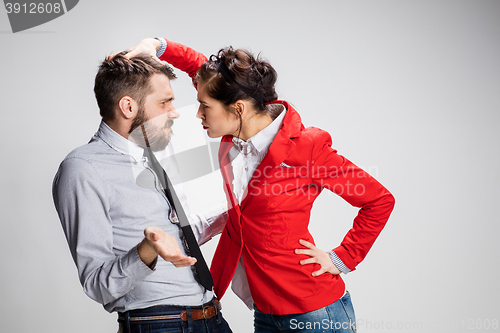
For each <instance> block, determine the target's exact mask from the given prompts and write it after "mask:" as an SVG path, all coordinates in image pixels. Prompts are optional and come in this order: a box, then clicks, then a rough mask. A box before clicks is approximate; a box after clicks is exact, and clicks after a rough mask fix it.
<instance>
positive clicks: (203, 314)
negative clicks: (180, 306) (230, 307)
mask: <svg viewBox="0 0 500 333" xmlns="http://www.w3.org/2000/svg"><path fill="white" fill-rule="evenodd" d="M213 303H214V304H213V305H206V306H203V307H202V308H201V309H191V317H190V318H188V312H187V311H186V310H183V311H181V312H180V313H178V314H167V315H158V314H151V315H147V314H145V315H140V314H138V315H137V316H135V315H134V313H133V310H132V311H129V321H130V322H137V323H141V322H147V321H158V320H175V319H181V320H182V321H188V320H201V319H210V318H212V317H214V316H215V315H217V313H218V312H219V311H220V310H221V309H222V306H221V305H220V302H219V300H218V299H217V298H216V299H215V300H214V301H213ZM118 322H125V315H124V314H123V313H120V314H119V315H118Z"/></svg>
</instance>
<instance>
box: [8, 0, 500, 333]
mask: <svg viewBox="0 0 500 333" xmlns="http://www.w3.org/2000/svg"><path fill="white" fill-rule="evenodd" d="M0 32H1V33H0V45H1V60H2V61H1V62H0V75H1V80H0V96H1V98H0V105H1V115H2V117H1V118H0V119H1V127H2V130H1V131H0V140H1V147H2V148H1V152H0V154H1V156H2V157H1V159H2V163H1V164H0V168H1V173H0V181H1V183H0V184H1V201H0V205H1V207H0V208H1V212H2V214H1V216H2V217H1V228H2V229H1V232H0V253H1V256H0V260H1V261H0V266H1V272H2V273H1V275H0V282H1V283H0V299H1V302H0V327H1V330H2V332H34V331H36V332H49V331H50V332H67V331H70V332H115V331H116V329H117V325H116V316H115V315H114V314H108V313H107V312H105V311H104V310H103V309H102V307H101V306H100V305H99V304H97V303H95V302H93V301H92V300H90V299H89V298H87V297H86V296H85V295H84V293H83V292H82V290H81V287H80V285H79V282H78V278H77V274H76V268H75V266H74V264H73V262H72V259H71V256H70V253H69V250H68V248H67V244H66V241H65V239H64V237H63V233H62V230H61V227H60V224H59V221H58V218H57V215H56V212H55V210H54V208H53V204H52V198H51V182H52V178H53V176H54V174H55V172H56V170H57V167H58V165H59V163H60V161H61V160H62V159H63V158H64V156H65V155H66V154H67V153H68V152H69V151H71V150H72V149H73V148H75V147H77V146H79V145H82V144H85V143H86V142H87V141H88V139H89V138H90V137H91V136H92V134H93V133H94V132H95V130H96V129H97V126H98V124H99V121H100V117H99V115H98V109H97V106H96V103H95V101H94V96H93V91H92V89H93V79H94V76H95V72H96V69H97V66H98V64H99V62H100V61H101V60H102V59H103V58H104V57H105V56H106V55H108V54H110V53H111V52H116V51H120V50H122V49H125V48H127V47H130V46H132V45H134V44H135V43H136V42H138V41H139V40H140V39H142V38H144V37H154V36H165V37H167V38H169V39H171V40H173V41H178V42H181V43H184V44H186V45H189V46H191V47H193V48H195V49H197V50H199V51H201V52H203V53H205V54H206V55H210V54H212V53H215V52H216V51H217V50H218V49H219V48H220V47H223V46H227V45H230V44H231V45H233V46H235V47H244V48H249V49H251V50H252V51H254V52H262V55H263V56H264V57H266V58H267V59H269V60H270V61H271V63H272V64H273V65H274V66H275V68H276V69H277V71H278V73H279V79H278V85H277V88H278V93H279V95H280V98H282V99H286V100H288V101H290V102H292V103H293V105H294V106H295V107H296V109H297V110H298V111H299V112H300V113H301V115H302V118H303V121H304V123H305V124H306V126H317V127H321V128H323V129H325V130H327V131H329V132H330V133H331V135H332V137H333V141H334V147H335V148H337V149H338V150H339V153H341V154H343V155H345V156H346V157H348V158H349V159H351V160H352V161H354V162H355V163H356V164H358V165H360V166H362V167H364V168H365V169H366V170H367V171H369V172H370V173H371V174H373V175H374V176H375V177H376V178H377V179H379V180H380V181H381V182H382V183H383V184H384V185H385V186H386V187H387V188H388V189H390V190H391V191H392V192H393V194H394V195H395V197H396V208H395V211H394V213H393V215H392V216H391V218H390V220H389V223H388V225H387V227H386V228H385V230H384V231H383V232H382V234H381V236H380V238H379V239H378V240H377V242H376V243H375V245H374V247H373V248H372V250H371V252H370V253H369V255H368V256H367V258H366V259H365V261H364V262H363V263H361V264H360V265H359V266H358V269H357V270H356V271H355V272H353V273H351V274H349V275H347V276H346V277H345V280H346V283H347V286H348V289H349V290H350V291H351V294H352V298H353V302H354V306H355V309H356V312H357V318H358V326H359V331H360V332H387V331H399V332H457V331H466V330H475V331H493V329H492V327H493V326H494V325H495V323H496V325H497V326H495V327H498V320H499V319H500V306H499V301H498V300H499V298H500V289H499V287H498V281H499V280H500V273H499V272H500V270H499V269H498V253H499V249H500V247H499V245H498V244H499V242H498V237H499V231H500V227H499V219H498V212H497V210H498V201H499V199H500V196H499V193H498V186H499V185H500V182H499V178H500V177H499V171H498V162H499V157H498V152H499V149H498V148H499V139H500V134H499V130H498V125H499V120H500V119H499V118H500V116H499V111H500V110H499V109H500V108H499V107H500V102H499V96H500V94H499V93H500V62H499V58H500V1H483V0H478V1H442V0H439V1H304V0H302V1H225V2H224V1H219V2H216V1H212V2H208V1H203V2H202V1H199V2H197V1H165V0H164V1H159V0H147V1H117V0H113V1H84V0H83V1H80V3H79V4H78V5H77V6H76V7H75V8H74V9H73V10H72V11H70V12H68V13H67V14H66V15H64V16H62V17H60V18H58V19H56V20H53V21H51V22H48V23H47V24H44V25H42V26H39V27H36V28H34V29H31V30H28V31H26V32H23V33H17V34H12V32H11V31H10V26H9V24H8V21H7V14H6V13H5V10H3V9H2V10H0ZM179 76H180V78H179V80H177V81H176V82H175V83H174V84H173V88H174V91H175V93H176V94H177V102H176V105H177V106H178V108H181V107H187V108H186V109H183V110H184V111H183V112H182V116H181V119H180V120H179V123H181V120H182V119H184V121H185V122H186V124H188V123H189V122H190V121H193V122H194V127H193V130H192V132H193V135H198V137H201V138H202V140H203V132H202V130H201V126H200V125H199V122H198V121H197V120H196V119H195V118H194V112H195V111H194V110H195V108H196V106H195V105H193V104H195V98H196V94H195V90H194V89H193V88H192V86H191V85H190V81H189V80H188V79H187V78H186V77H185V76H184V75H182V74H180V75H179ZM186 110H187V111H186ZM186 126H188V125H186ZM181 135H182V133H179V137H181ZM200 185H201V186H200ZM220 187H221V186H220V184H219V183H218V174H217V173H213V174H211V175H208V176H206V177H203V178H201V179H198V180H196V182H190V183H189V184H186V188H187V189H188V191H189V192H190V193H192V196H191V200H192V202H193V203H192V206H193V207H192V208H193V209H194V210H197V209H203V208H206V207H207V206H210V205H211V204H212V203H213V202H214V201H216V200H219V199H221V198H222V195H221V193H222V192H221V190H220ZM193 188H195V189H196V191H193ZM193 192H196V193H194V194H193ZM355 213H356V209H353V208H352V207H350V206H349V205H348V204H346V203H345V202H343V201H342V200H341V199H340V198H338V197H336V196H335V195H333V194H331V193H326V192H325V193H324V194H322V195H321V196H320V198H319V199H318V200H317V202H316V204H315V207H314V210H313V217H312V222H311V230H312V232H313V235H314V236H315V237H316V241H317V244H318V246H319V247H320V248H323V249H325V250H328V249H330V248H333V247H335V246H337V245H338V243H339V242H340V240H341V239H342V237H343V235H344V234H345V232H346V231H347V229H348V228H349V227H350V225H351V222H352V218H353V217H354V215H355ZM215 245H216V242H212V244H209V245H206V246H204V247H203V251H204V252H205V254H206V255H207V256H208V257H211V256H212V254H213V251H214V248H215ZM223 306H224V310H223V312H224V315H225V316H226V318H227V320H228V321H229V323H230V324H231V325H232V327H233V329H234V331H235V332H252V313H251V312H250V311H248V310H247V309H246V308H245V307H244V305H243V303H242V302H240V301H239V300H238V299H236V298H235V296H234V295H233V294H232V292H231V291H229V292H228V294H227V295H226V296H225V297H224V298H223ZM488 327H489V329H488Z"/></svg>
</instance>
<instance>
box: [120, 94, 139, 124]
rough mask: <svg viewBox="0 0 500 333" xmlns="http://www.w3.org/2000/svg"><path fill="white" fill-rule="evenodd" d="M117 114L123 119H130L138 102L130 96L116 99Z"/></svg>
mask: <svg viewBox="0 0 500 333" xmlns="http://www.w3.org/2000/svg"><path fill="white" fill-rule="evenodd" d="M118 108H119V115H121V116H122V117H124V118H125V119H132V118H134V117H135V116H136V115H137V111H138V110H139V104H138V103H137V102H136V101H135V100H134V99H133V98H132V97H130V96H123V97H122V98H121V99H120V101H118Z"/></svg>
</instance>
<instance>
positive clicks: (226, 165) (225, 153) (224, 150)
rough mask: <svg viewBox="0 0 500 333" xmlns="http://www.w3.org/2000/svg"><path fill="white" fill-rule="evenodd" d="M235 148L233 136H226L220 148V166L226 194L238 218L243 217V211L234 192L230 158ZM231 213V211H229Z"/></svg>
mask: <svg viewBox="0 0 500 333" xmlns="http://www.w3.org/2000/svg"><path fill="white" fill-rule="evenodd" d="M232 147H233V141H232V136H230V135H227V136H224V137H223V138H222V140H221V144H220V148H219V164H220V170H221V174H222V180H223V182H224V187H225V192H226V194H227V197H228V200H229V203H230V204H231V206H232V208H234V211H235V212H236V213H237V215H238V216H240V215H241V209H240V206H239V204H238V201H237V200H236V198H235V196H234V192H233V179H234V175H233V170H232V167H231V158H230V156H229V151H230V150H231V148H232ZM229 211H231V209H229Z"/></svg>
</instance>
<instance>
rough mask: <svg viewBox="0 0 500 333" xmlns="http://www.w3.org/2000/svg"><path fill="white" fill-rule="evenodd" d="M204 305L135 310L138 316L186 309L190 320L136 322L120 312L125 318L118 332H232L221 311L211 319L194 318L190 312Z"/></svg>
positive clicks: (163, 313)
mask: <svg viewBox="0 0 500 333" xmlns="http://www.w3.org/2000/svg"><path fill="white" fill-rule="evenodd" d="M201 308H202V307H178V306H156V307H151V308H147V309H144V310H134V311H133V312H134V314H135V315H136V316H139V317H140V316H142V315H146V314H147V316H151V315H177V314H179V313H180V312H181V311H183V310H186V311H187V313H188V318H189V319H188V320H187V321H183V320H182V319H167V320H151V321H144V322H134V321H130V320H128V319H127V314H126V313H125V314H120V316H122V317H125V320H123V321H120V328H119V330H118V333H167V332H168V333H191V332H193V333H198V332H199V333H201V332H203V333H232V331H231V329H230V328H229V325H228V324H227V322H226V320H225V319H224V318H223V317H222V313H221V312H220V311H218V312H217V314H216V315H215V316H214V317H212V318H210V319H200V320H192V319H190V312H191V310H192V309H201Z"/></svg>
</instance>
